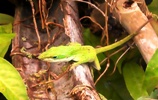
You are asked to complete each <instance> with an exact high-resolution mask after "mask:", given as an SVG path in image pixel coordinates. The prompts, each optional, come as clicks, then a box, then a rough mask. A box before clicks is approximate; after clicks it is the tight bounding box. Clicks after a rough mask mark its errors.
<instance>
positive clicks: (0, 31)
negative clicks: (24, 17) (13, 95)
mask: <svg viewBox="0 0 158 100" xmlns="http://www.w3.org/2000/svg"><path fill="white" fill-rule="evenodd" d="M14 36H15V34H12V25H11V24H7V25H0V57H4V55H5V54H6V52H7V50H8V48H9V45H10V43H11V39H13V38H14Z"/></svg>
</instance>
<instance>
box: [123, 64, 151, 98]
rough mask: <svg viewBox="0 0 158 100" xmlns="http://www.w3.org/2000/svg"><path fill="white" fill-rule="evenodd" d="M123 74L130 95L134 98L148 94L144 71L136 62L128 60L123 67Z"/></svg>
mask: <svg viewBox="0 0 158 100" xmlns="http://www.w3.org/2000/svg"><path fill="white" fill-rule="evenodd" d="M123 76H124V80H125V84H126V86H127V89H128V91H129V92H130V95H131V96H132V97H133V99H134V100H137V99H138V98H139V97H141V96H148V94H147V92H146V90H145V88H143V82H144V71H143V69H142V68H141V67H140V66H139V65H138V64H136V63H135V62H128V63H126V64H125V65H124V67H123Z"/></svg>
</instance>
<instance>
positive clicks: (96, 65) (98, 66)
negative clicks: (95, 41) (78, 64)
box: [94, 57, 101, 70]
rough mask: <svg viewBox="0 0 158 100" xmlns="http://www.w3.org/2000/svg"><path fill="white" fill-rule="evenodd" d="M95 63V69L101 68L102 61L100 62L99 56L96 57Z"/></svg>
mask: <svg viewBox="0 0 158 100" xmlns="http://www.w3.org/2000/svg"><path fill="white" fill-rule="evenodd" d="M94 64H95V67H94V68H95V69H97V70H100V69H101V67H100V63H99V60H98V58H97V57H96V58H95V60H94Z"/></svg>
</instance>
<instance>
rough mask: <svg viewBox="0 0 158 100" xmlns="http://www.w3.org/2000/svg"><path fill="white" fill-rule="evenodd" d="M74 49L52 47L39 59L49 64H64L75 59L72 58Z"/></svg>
mask: <svg viewBox="0 0 158 100" xmlns="http://www.w3.org/2000/svg"><path fill="white" fill-rule="evenodd" d="M71 51H72V49H71V48H69V47H68V46H58V47H51V48H50V49H48V50H46V51H45V52H43V53H41V54H40V55H39V56H38V59H41V60H43V61H48V62H63V61H70V60H72V59H73V56H71Z"/></svg>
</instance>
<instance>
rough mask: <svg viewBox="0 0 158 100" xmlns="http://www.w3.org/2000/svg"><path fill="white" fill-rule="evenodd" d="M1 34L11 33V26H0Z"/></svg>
mask: <svg viewBox="0 0 158 100" xmlns="http://www.w3.org/2000/svg"><path fill="white" fill-rule="evenodd" d="M1 33H12V24H11V23H10V24H5V25H0V34H1Z"/></svg>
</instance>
